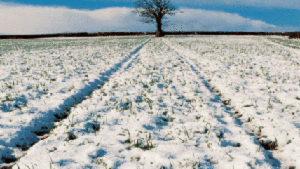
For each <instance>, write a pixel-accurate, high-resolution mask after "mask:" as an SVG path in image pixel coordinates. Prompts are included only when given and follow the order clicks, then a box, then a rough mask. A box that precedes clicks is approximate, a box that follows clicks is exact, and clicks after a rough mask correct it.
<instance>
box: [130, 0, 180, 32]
mask: <svg viewBox="0 0 300 169" xmlns="http://www.w3.org/2000/svg"><path fill="white" fill-rule="evenodd" d="M134 3H135V6H136V7H135V10H134V11H133V12H134V13H136V14H139V16H140V17H141V18H142V19H141V20H140V21H141V22H144V23H155V22H156V25H157V32H156V37H162V36H164V32H163V30H162V26H163V22H162V21H163V19H165V18H164V16H165V15H175V14H176V13H177V12H178V10H177V9H176V8H175V6H173V5H172V4H171V0H136V1H135V2H134Z"/></svg>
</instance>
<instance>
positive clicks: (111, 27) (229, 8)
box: [0, 0, 300, 34]
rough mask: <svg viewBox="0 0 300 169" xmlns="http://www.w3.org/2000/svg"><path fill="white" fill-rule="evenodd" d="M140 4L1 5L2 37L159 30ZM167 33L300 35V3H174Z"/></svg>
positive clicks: (46, 0)
mask: <svg viewBox="0 0 300 169" xmlns="http://www.w3.org/2000/svg"><path fill="white" fill-rule="evenodd" d="M133 1H134V0H113V1H111V0H0V34H45V33H65V32H103V31H105V32H111V31H141V32H144V31H155V25H149V24H143V23H141V22H139V21H138V16H135V15H134V14H132V13H131V12H130V11H132V9H133V7H134V3H133ZM172 2H173V4H174V5H175V6H176V7H177V8H179V9H180V10H181V11H184V13H179V14H177V15H175V16H172V17H168V19H167V21H169V22H168V24H167V26H166V27H164V30H165V31H282V32H283V31H300V0H188V1H185V0H173V1H172Z"/></svg>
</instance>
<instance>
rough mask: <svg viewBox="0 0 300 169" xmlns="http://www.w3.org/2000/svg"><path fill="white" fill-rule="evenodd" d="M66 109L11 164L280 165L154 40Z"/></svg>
mask: <svg viewBox="0 0 300 169" xmlns="http://www.w3.org/2000/svg"><path fill="white" fill-rule="evenodd" d="M132 61H133V63H128V64H126V65H124V66H123V67H122V68H121V71H119V72H118V73H116V74H114V75H112V77H111V78H110V79H109V81H108V82H107V83H105V84H104V86H103V87H102V88H101V89H97V90H95V91H94V92H93V93H92V94H91V96H90V97H89V98H87V99H86V100H84V101H83V102H82V103H80V104H78V105H77V106H76V107H74V108H72V109H71V111H70V115H69V117H68V119H64V120H62V121H60V122H58V123H57V124H56V125H55V126H56V128H55V129H53V130H52V131H51V133H50V134H49V137H48V138H46V139H45V140H42V141H40V142H38V143H37V144H35V145H34V146H33V147H32V148H30V149H29V150H28V152H27V155H26V156H24V157H23V158H21V159H20V160H19V161H18V163H17V164H16V165H15V166H14V168H16V169H17V168H18V167H20V168H23V167H26V166H28V167H34V168H49V167H51V168H130V169H131V168H264V169H265V168H280V167H281V163H280V162H279V161H278V160H276V159H275V158H274V157H273V156H272V153H270V152H268V151H266V150H264V149H263V148H261V146H260V145H259V144H258V142H257V140H256V139H255V137H254V136H251V135H249V134H247V132H246V131H245V130H244V129H243V128H241V127H240V126H239V125H238V124H237V121H236V119H235V118H233V117H232V116H231V113H230V112H228V110H227V107H226V106H225V105H224V104H223V103H222V102H221V101H220V99H218V97H217V96H216V95H215V93H213V92H211V91H210V90H209V88H207V86H206V84H205V83H204V81H203V79H202V78H201V76H200V75H199V74H198V72H196V71H195V69H193V67H191V63H189V62H186V61H185V59H183V58H182V57H181V56H180V55H178V54H176V52H174V51H173V50H170V48H169V47H168V46H166V45H165V44H164V43H163V42H162V41H161V39H152V40H151V41H150V42H149V43H148V44H146V45H145V46H144V47H143V48H142V49H141V50H140V51H139V52H138V55H137V57H136V58H134V59H132Z"/></svg>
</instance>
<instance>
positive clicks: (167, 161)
mask: <svg viewBox="0 0 300 169" xmlns="http://www.w3.org/2000/svg"><path fill="white" fill-rule="evenodd" d="M149 38H150V37H115V38H111V37H110V38H65V39H60V38H58V39H38V40H2V41H0V45H1V46H0V90H1V92H0V100H1V103H0V168H1V166H2V168H3V167H4V166H13V168H16V169H17V168H264V169H265V168H293V167H294V168H296V167H297V168H299V167H300V153H299V152H300V137H299V134H300V115H299V113H300V109H299V108H300V65H299V64H300V52H299V51H298V50H299V48H298V47H299V46H300V44H299V41H297V40H288V39H286V38H282V37H257V36H211V37H209V36H205V37H201V36H195V37H167V38H152V39H149ZM7 168H8V167H7Z"/></svg>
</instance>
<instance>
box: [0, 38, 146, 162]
mask: <svg viewBox="0 0 300 169" xmlns="http://www.w3.org/2000/svg"><path fill="white" fill-rule="evenodd" d="M147 39H148V37H140V38H127V39H126V38H120V39H115V38H112V39H109V38H108V39H101V38H98V39H97V38H91V39H85V40H84V39H81V40H84V42H85V43H86V46H84V45H83V44H85V43H84V42H82V41H78V43H79V44H77V46H76V49H72V50H70V48H69V47H68V46H67V47H66V46H63V45H64V41H62V42H61V44H60V45H62V47H59V48H53V49H52V48H51V46H50V47H49V49H47V48H46V47H47V45H46V46H45V48H42V50H36V51H35V50H33V49H32V51H30V52H32V53H34V55H32V54H29V53H23V52H24V51H25V49H24V51H23V50H22V48H20V49H19V51H10V52H9V53H5V52H4V53H2V56H1V57H2V59H3V60H1V61H2V62H1V63H2V65H3V66H2V67H1V68H0V69H1V71H3V72H6V71H11V69H14V67H19V68H18V70H15V71H16V72H17V73H14V74H10V75H9V76H8V77H3V76H5V75H3V76H2V77H1V79H0V80H1V81H0V82H1V83H2V84H10V83H11V81H12V83H13V84H10V85H11V87H10V89H11V90H8V89H5V87H4V88H3V86H2V93H1V94H2V95H6V96H5V99H4V100H2V102H1V103H0V104H1V106H2V107H1V109H0V111H1V113H0V129H1V130H0V166H1V163H2V165H5V163H12V162H14V161H16V160H17V159H18V158H20V157H22V156H23V155H24V154H25V152H24V151H26V150H27V149H28V148H29V147H31V146H32V145H33V144H35V143H36V142H37V141H39V139H44V138H45V137H43V136H42V135H43V134H45V133H47V132H49V130H50V129H51V127H52V126H53V122H54V121H59V120H60V119H63V118H66V117H67V116H68V111H69V110H70V109H71V107H73V106H75V105H76V104H78V103H80V102H81V101H82V100H83V99H85V97H86V96H89V95H90V94H91V93H92V92H93V90H95V89H96V88H99V87H101V86H102V85H103V84H104V82H105V81H107V80H108V79H109V77H110V76H112V75H113V74H114V73H115V72H116V71H118V69H119V68H120V67H121V66H122V65H123V64H124V63H125V62H128V61H129V60H130V59H131V57H132V56H134V55H135V54H136V53H137V52H138V50H140V49H141V47H142V46H143V45H144V44H146V43H147V42H148V41H149V40H147ZM47 40H48V39H45V41H47ZM67 41H68V39H67ZM30 43H33V42H30ZM45 43H46V42H45ZM57 43H59V42H57ZM65 43H67V42H65ZM73 43H76V42H73ZM67 44H68V45H69V43H67ZM80 44H81V45H80ZM89 45H90V46H89ZM97 45H99V46H97ZM79 46H80V47H79ZM55 47H57V46H55ZM122 47H123V48H122ZM26 50H29V49H26ZM54 51H55V52H54ZM117 52H119V53H117ZM53 53H56V54H55V55H56V56H54V55H53ZM20 55H22V56H24V57H25V58H26V59H23V60H22V57H18V56H20ZM45 55H48V56H47V57H44V56H45ZM41 56H42V57H43V58H44V59H45V60H46V61H47V63H48V64H49V63H51V64H53V65H57V64H58V63H57V62H59V63H60V66H61V67H59V68H57V67H51V66H50V67H47V66H46V65H44V64H38V63H39V62H38V58H39V57H41ZM57 58H59V61H58V60H57ZM10 59H11V60H12V59H15V63H13V64H10V63H12V62H10ZM24 60H25V62H26V64H25V65H24V66H27V67H30V70H31V71H27V72H25V73H24V72H23V73H20V72H19V70H21V69H22V64H20V63H21V62H24ZM87 60H88V61H87ZM86 61H87V62H86ZM62 65H63V66H62ZM71 65H73V66H74V67H76V69H75V70H72V71H68V73H67V75H64V74H62V73H63V72H60V69H64V68H66V67H68V66H71ZM83 65H84V66H83ZM48 66H49V65H48ZM79 67H81V68H80V69H79ZM41 69H44V72H45V73H46V74H52V75H51V78H50V77H47V78H46V79H42V77H43V76H40V74H39V71H40V70H41ZM60 77H61V78H60ZM53 78H55V80H53ZM58 79H60V80H58ZM43 80H44V81H47V82H43ZM49 80H50V81H49ZM16 81H17V83H15V82H16ZM39 83H42V84H43V85H39ZM28 84H29V85H33V86H34V87H33V88H34V90H33V89H32V88H29V89H28V86H27V90H25V89H24V88H22V87H23V86H24V85H25V86H26V85H28ZM42 88H43V90H42ZM45 89H46V90H45ZM42 91H43V92H42ZM35 92H36V93H38V94H40V96H36V97H35V96H34V97H32V95H35ZM20 102H21V103H22V104H21V103H20Z"/></svg>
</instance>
